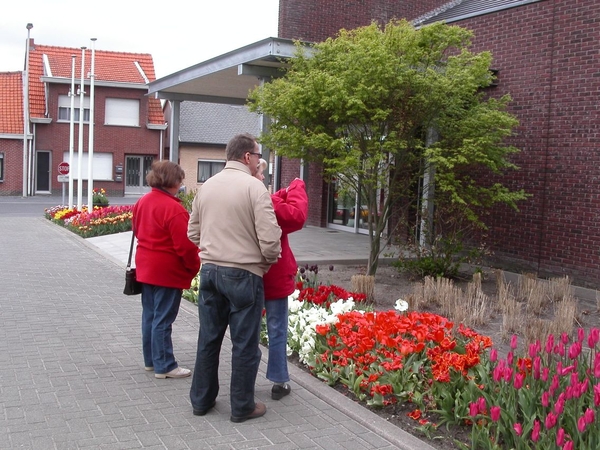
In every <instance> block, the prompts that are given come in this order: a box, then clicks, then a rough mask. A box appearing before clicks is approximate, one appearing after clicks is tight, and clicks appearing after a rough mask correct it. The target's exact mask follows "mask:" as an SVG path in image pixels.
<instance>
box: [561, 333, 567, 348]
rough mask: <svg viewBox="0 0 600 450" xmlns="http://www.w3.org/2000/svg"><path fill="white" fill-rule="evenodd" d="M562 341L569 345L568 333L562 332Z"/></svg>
mask: <svg viewBox="0 0 600 450" xmlns="http://www.w3.org/2000/svg"><path fill="white" fill-rule="evenodd" d="M560 342H562V343H563V344H564V345H567V344H568V343H569V335H568V334H567V333H562V334H561V335H560Z"/></svg>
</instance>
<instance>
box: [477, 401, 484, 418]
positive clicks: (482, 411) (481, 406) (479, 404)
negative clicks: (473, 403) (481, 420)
mask: <svg viewBox="0 0 600 450" xmlns="http://www.w3.org/2000/svg"><path fill="white" fill-rule="evenodd" d="M477 408H479V412H480V413H481V414H483V413H485V398H483V397H479V398H478V399H477Z"/></svg>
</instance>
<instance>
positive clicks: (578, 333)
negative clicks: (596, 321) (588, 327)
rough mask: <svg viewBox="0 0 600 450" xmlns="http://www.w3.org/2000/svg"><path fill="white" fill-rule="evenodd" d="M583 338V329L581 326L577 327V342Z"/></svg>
mask: <svg viewBox="0 0 600 450" xmlns="http://www.w3.org/2000/svg"><path fill="white" fill-rule="evenodd" d="M584 339H585V330H584V329H583V328H578V329H577V341H578V342H580V343H581V342H583V340H584Z"/></svg>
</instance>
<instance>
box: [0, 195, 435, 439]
mask: <svg viewBox="0 0 600 450" xmlns="http://www.w3.org/2000/svg"><path fill="white" fill-rule="evenodd" d="M9 200H10V201H9ZM53 200H56V199H46V200H45V201H46V202H50V203H49V206H52V204H54V205H55V204H58V203H60V202H58V203H56V202H55V203H52V201H53ZM21 203H29V204H30V205H34V206H33V208H34V209H35V208H39V203H36V201H35V200H30V199H19V198H12V199H6V198H4V199H0V249H1V250H0V255H1V256H0V448H1V449H5V448H6V449H8V448H10V449H15V448H21V449H43V450H48V449H61V450H62V449H86V448H89V449H130V448H131V449H133V448H147V449H215V450H217V449H251V448H274V449H328V450H335V449H356V450H360V449H394V448H400V449H415V450H417V449H431V448H432V447H430V446H429V445H427V444H425V443H424V442H422V441H420V440H418V439H416V438H414V437H413V436H411V435H410V434H408V433H405V432H403V431H402V430H399V429H398V428H396V427H394V426H392V425H390V424H389V423H387V422H386V421H385V420H383V419H381V418H379V417H378V416H376V415H375V414H373V413H371V412H369V411H368V410H366V409H364V408H362V407H361V406H359V405H357V404H355V403H354V402H352V401H351V400H348V399H347V398H346V397H344V396H343V395H341V394H339V393H337V392H336V391H335V390H333V389H331V388H329V387H328V386H326V385H325V384H323V383H322V382H320V381H318V380H316V379H315V378H313V377H312V376H310V375H308V374H306V373H305V372H303V371H302V370H300V369H299V368H297V367H295V366H292V365H290V370H291V377H292V382H291V385H292V394H291V395H289V396H288V397H285V398H284V399H282V400H280V401H273V400H271V398H270V388H271V384H270V382H269V381H268V380H267V379H266V378H265V371H266V353H267V352H266V349H263V361H262V363H261V366H260V370H259V374H258V378H257V387H256V397H257V400H260V401H263V402H264V403H265V404H266V405H267V408H268V410H267V414H266V415H265V416H264V417H262V418H259V419H254V420H250V421H248V422H245V423H242V424H233V423H231V422H230V421H229V416H230V408H229V398H228V395H229V394H228V392H229V386H228V385H229V375H230V364H229V360H230V343H229V341H228V339H226V342H225V343H224V348H223V351H222V356H221V366H220V371H221V390H220V393H219V397H218V399H217V404H216V407H215V408H214V410H212V411H210V412H209V413H208V414H207V415H206V416H203V417H197V416H194V415H192V409H191V406H190V403H189V388H190V382H191V379H190V378H187V379H166V380H158V379H156V378H154V375H153V373H151V372H150V373H148V372H145V371H144V367H143V360H142V355H141V337H140V316H141V304H140V299H139V297H138V296H134V297H127V296H124V295H123V294H122V287H123V279H124V270H123V268H124V265H125V262H124V261H123V259H122V255H120V254H119V252H120V251H121V248H120V247H119V246H115V244H114V242H113V244H112V245H113V250H112V251H111V250H110V247H111V245H108V244H106V242H104V244H103V240H102V239H101V238H93V239H88V240H84V239H81V238H80V237H78V236H76V235H74V234H72V233H70V232H69V231H67V230H65V229H62V228H61V227H58V226H56V225H54V224H52V223H51V222H49V221H48V220H46V219H44V218H43V217H41V216H42V214H43V208H42V209H41V210H40V212H39V214H35V213H32V214H31V213H26V211H29V209H27V208H25V207H21V206H22V205H21V206H19V207H15V206H11V204H12V205H20V204H21ZM15 211H16V212H15ZM318 230H320V229H315V230H308V231H307V232H306V234H305V235H304V236H305V237H304V238H302V236H298V237H297V238H298V239H299V240H297V241H296V242H297V243H301V242H302V240H303V239H307V240H311V243H310V244H309V242H306V241H305V242H306V247H310V246H311V245H315V249H314V251H315V252H321V251H323V252H324V254H323V255H321V257H322V260H323V261H324V260H325V259H334V260H335V258H334V255H335V251H334V250H333V249H336V248H341V247H343V246H342V245H341V244H336V243H335V242H333V241H332V237H333V236H339V235H342V236H343V235H345V233H327V232H325V231H323V232H322V233H320V232H319V231H318ZM313 232H314V233H316V235H317V236H320V237H319V238H318V239H324V240H325V241H323V242H316V239H317V238H315V237H314V236H312V234H310V233H313ZM299 233H304V230H303V231H301V232H299ZM127 236H128V234H127V233H123V236H119V237H118V238H115V237H113V238H112V239H113V240H114V239H117V240H118V239H122V240H124V241H126V242H127V243H126V244H125V255H126V253H127V250H128V238H127ZM350 236H351V235H350ZM345 237H347V236H345ZM342 238H344V236H343V237H342ZM109 240H110V239H109ZM359 240H360V238H359ZM94 241H95V242H94ZM324 242H329V244H325V243H324ZM325 245H329V250H324V248H325ZM348 245H350V246H353V247H354V251H357V247H356V245H357V244H356V242H354V240H352V241H350V242H349V244H348ZM115 249H118V250H119V252H117V251H116V250H115ZM338 253H343V252H341V251H340V252H338ZM305 256H306V257H307V258H310V256H311V255H310V254H309V253H307V254H306V255H305ZM313 256H315V257H317V256H318V255H313ZM346 256H347V255H341V256H340V258H346ZM338 260H339V259H338ZM197 333H198V317H197V311H196V307H195V305H192V304H188V303H187V302H185V301H184V302H182V307H181V310H180V313H179V316H178V318H177V320H176V321H175V324H174V326H173V343H174V348H175V355H176V357H177V359H178V362H179V364H180V365H181V366H183V367H189V368H193V366H194V359H195V351H196V338H197Z"/></svg>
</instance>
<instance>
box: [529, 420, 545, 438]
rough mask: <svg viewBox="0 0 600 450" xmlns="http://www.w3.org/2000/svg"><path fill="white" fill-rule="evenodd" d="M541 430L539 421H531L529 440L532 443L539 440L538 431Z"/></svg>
mask: <svg viewBox="0 0 600 450" xmlns="http://www.w3.org/2000/svg"><path fill="white" fill-rule="evenodd" d="M541 428H542V425H541V424H540V421H539V420H537V419H535V420H534V421H533V430H532V431H531V440H532V441H533V442H537V441H538V439H539V438H540V429H541Z"/></svg>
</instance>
